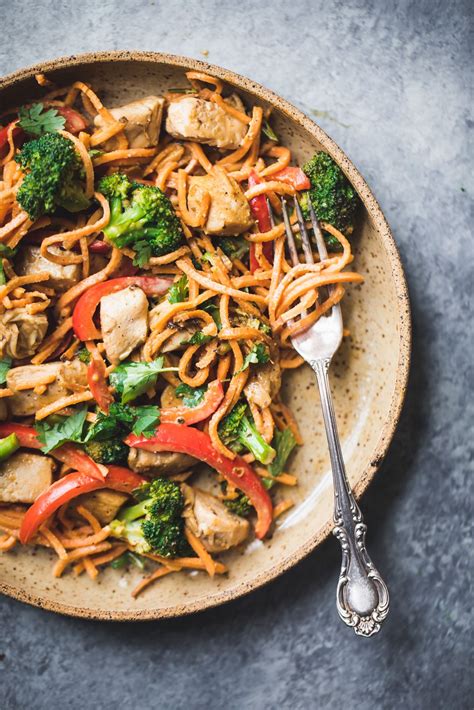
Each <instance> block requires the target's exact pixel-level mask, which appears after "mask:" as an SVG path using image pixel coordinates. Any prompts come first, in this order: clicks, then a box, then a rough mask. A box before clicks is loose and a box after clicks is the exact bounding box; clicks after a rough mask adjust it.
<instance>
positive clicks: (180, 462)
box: [128, 447, 196, 476]
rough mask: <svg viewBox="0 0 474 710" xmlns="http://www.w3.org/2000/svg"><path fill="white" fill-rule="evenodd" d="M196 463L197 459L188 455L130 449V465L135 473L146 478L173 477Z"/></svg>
mask: <svg viewBox="0 0 474 710" xmlns="http://www.w3.org/2000/svg"><path fill="white" fill-rule="evenodd" d="M195 463H196V459H195V458H193V457H192V456H188V455H187V454H178V453H174V452H172V451H161V452H158V453H154V452H153V451H144V449H134V448H133V447H132V448H131V449H130V453H129V454H128V465H129V466H130V468H131V469H132V470H133V471H136V472H137V473H143V474H144V475H145V476H173V475H174V474H175V473H181V472H182V471H185V470H186V469H187V468H189V467H190V466H193V465H194V464H195Z"/></svg>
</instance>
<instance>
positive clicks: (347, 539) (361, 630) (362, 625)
mask: <svg viewBox="0 0 474 710" xmlns="http://www.w3.org/2000/svg"><path fill="white" fill-rule="evenodd" d="M330 362H331V359H330V358H325V359H321V360H314V361H313V362H311V363H310V364H311V367H312V368H313V370H314V372H315V373H316V377H317V380H318V387H319V394H320V397H321V406H322V410H323V418H324V426H325V428H326V435H327V440H328V445H329V454H330V457H331V466H332V473H333V482H334V522H335V524H336V525H335V528H334V535H335V536H336V537H337V538H338V540H339V542H340V543H341V548H342V565H341V573H340V575H339V582H338V585H337V599H336V602H337V610H338V612H339V616H340V617H341V619H342V620H343V621H344V622H345V623H346V624H347V625H348V626H352V627H353V628H354V631H355V632H356V634H359V635H361V636H372V634H375V633H377V631H379V630H380V624H381V622H382V621H383V620H384V619H385V617H386V616H387V614H388V607H389V594H388V589H387V586H386V584H385V582H384V581H383V579H382V577H381V576H380V574H379V572H378V571H377V569H376V568H375V566H374V564H373V562H372V560H371V559H370V557H369V555H368V554H367V550H366V548H365V533H366V530H367V526H366V525H365V523H364V519H363V517H362V513H361V511H360V509H359V506H358V505H357V503H356V501H355V499H354V496H353V495H352V491H351V488H350V485H349V482H348V480H347V475H346V469H345V466H344V460H343V458H342V451H341V445H340V443H339V435H338V432H337V425H336V417H335V414H334V407H333V403H332V397H331V390H330V386H329V377H328V370H329V364H330Z"/></svg>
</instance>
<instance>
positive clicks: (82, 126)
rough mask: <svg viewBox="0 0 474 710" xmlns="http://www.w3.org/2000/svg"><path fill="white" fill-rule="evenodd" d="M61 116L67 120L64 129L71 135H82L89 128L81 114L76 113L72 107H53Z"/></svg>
mask: <svg viewBox="0 0 474 710" xmlns="http://www.w3.org/2000/svg"><path fill="white" fill-rule="evenodd" d="M53 108H55V109H56V111H57V112H58V113H59V115H60V116H62V117H63V118H65V119H66V123H65V125H64V128H65V130H66V131H69V133H73V134H76V133H80V132H81V131H85V130H86V128H87V123H86V122H85V120H84V119H83V117H82V116H81V114H80V113H78V112H77V111H75V110H74V109H73V108H71V107H70V106H53Z"/></svg>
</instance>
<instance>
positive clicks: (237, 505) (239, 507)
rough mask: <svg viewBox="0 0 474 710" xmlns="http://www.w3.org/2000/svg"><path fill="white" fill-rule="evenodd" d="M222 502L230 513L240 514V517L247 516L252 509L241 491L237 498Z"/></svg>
mask: <svg viewBox="0 0 474 710" xmlns="http://www.w3.org/2000/svg"><path fill="white" fill-rule="evenodd" d="M224 503H225V505H226V507H227V508H228V509H229V510H230V512H231V513H235V515H240V517H241V518H245V517H247V515H248V514H249V513H250V511H251V510H252V506H251V505H250V501H249V499H248V498H247V496H245V495H244V494H243V493H239V495H238V496H237V498H233V499H232V500H225V501H224Z"/></svg>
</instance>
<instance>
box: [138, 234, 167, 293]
mask: <svg viewBox="0 0 474 710" xmlns="http://www.w3.org/2000/svg"><path fill="white" fill-rule="evenodd" d="M133 248H134V250H135V256H134V257H133V265H134V266H138V267H140V268H142V267H143V266H145V264H148V262H149V261H150V259H151V256H152V251H151V246H150V242H148V241H147V240H146V239H140V240H139V241H138V242H135V244H134V245H133ZM171 288H172V287H171Z"/></svg>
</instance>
